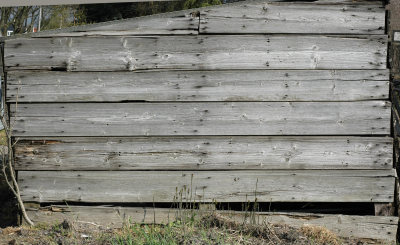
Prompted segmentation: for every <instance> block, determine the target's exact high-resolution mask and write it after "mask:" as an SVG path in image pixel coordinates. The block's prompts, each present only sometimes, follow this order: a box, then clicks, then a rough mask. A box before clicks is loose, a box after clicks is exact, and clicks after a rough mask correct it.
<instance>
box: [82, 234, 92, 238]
mask: <svg viewBox="0 0 400 245" xmlns="http://www.w3.org/2000/svg"><path fill="white" fill-rule="evenodd" d="M81 237H82V238H90V236H89V235H86V234H82V235H81Z"/></svg>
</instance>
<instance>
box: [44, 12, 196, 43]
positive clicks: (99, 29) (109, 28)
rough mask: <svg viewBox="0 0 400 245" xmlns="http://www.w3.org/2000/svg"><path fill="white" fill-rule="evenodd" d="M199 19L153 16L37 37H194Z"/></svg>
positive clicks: (182, 14) (48, 33)
mask: <svg viewBox="0 0 400 245" xmlns="http://www.w3.org/2000/svg"><path fill="white" fill-rule="evenodd" d="M199 18H200V17H199V16H196V14H192V13H191V12H188V11H187V13H180V14H179V15H172V14H170V15H168V16H166V15H165V14H163V15H152V16H145V17H138V18H130V19H124V20H117V21H110V22H103V23H98V24H93V25H87V26H82V27H78V28H67V29H63V30H59V31H58V32H42V33H38V34H37V35H36V36H37V37H57V36H64V37H79V36H124V35H177V34H178V35H192V34H198V33H199Z"/></svg>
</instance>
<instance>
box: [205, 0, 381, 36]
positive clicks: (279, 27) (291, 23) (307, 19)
mask: <svg viewBox="0 0 400 245" xmlns="http://www.w3.org/2000/svg"><path fill="white" fill-rule="evenodd" d="M200 16H201V22H200V32H201V33H329V34H332V33H337V34H383V33H384V30H385V8H384V7H383V5H382V2H378V1H376V2H375V4H374V5H372V4H365V2H363V3H361V4H359V3H357V2H354V3H348V4H336V3H324V2H317V3H314V2H308V3H307V2H300V3H296V2H295V3H293V2H267V1H265V2H251V1H250V2H245V3H243V4H241V5H234V6H229V5H228V6H226V7H224V8H212V9H207V10H204V11H201V15H200Z"/></svg>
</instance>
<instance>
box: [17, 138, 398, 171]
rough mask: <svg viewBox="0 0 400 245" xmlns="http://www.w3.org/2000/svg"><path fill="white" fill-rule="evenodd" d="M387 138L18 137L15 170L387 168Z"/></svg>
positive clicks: (389, 164) (389, 149)
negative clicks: (31, 138)
mask: <svg viewBox="0 0 400 245" xmlns="http://www.w3.org/2000/svg"><path fill="white" fill-rule="evenodd" d="M392 151H393V142H392V139H391V138H388V137H304V136H303V137H216V136H214V137H131V138H127V137H123V138H99V137H96V138H47V139H38V138H35V140H29V139H19V141H18V143H17V144H16V146H15V157H16V160H15V161H16V162H15V164H16V166H15V168H16V170H223V169H225V170H228V169H229V170H234V169H243V170H244V169H260V170H261V169H265V170H267V169H392V168H393V163H392V158H393V152H392Z"/></svg>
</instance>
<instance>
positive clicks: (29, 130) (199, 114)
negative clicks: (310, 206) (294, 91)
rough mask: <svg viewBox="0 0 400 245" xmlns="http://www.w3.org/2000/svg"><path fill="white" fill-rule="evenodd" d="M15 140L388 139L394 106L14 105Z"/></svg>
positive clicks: (378, 103)
mask: <svg viewBox="0 0 400 245" xmlns="http://www.w3.org/2000/svg"><path fill="white" fill-rule="evenodd" d="M10 109H11V117H12V118H11V121H12V122H13V123H14V127H13V129H14V134H13V135H14V136H170V135H374V134H380V135H388V134H390V115H391V103H390V102H389V101H361V102H229V103H228V102H223V103H221V102H210V103H189V102H188V103H56V104H46V103H43V104H20V105H18V106H17V107H16V105H15V104H11V105H10Z"/></svg>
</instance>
